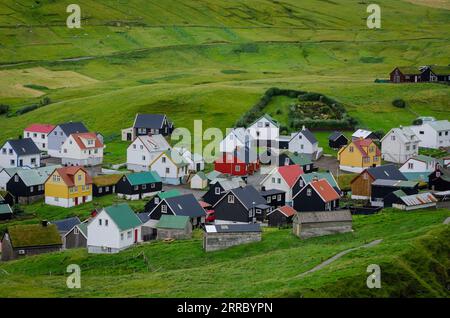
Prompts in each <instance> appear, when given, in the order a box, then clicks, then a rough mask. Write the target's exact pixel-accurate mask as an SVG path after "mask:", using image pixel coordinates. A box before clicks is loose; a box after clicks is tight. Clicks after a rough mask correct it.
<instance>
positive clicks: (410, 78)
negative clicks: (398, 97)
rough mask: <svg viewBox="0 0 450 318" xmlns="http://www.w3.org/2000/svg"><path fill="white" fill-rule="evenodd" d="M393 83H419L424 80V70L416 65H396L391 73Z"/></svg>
mask: <svg viewBox="0 0 450 318" xmlns="http://www.w3.org/2000/svg"><path fill="white" fill-rule="evenodd" d="M389 77H390V81H391V83H407V82H410V83H417V82H421V81H422V71H421V70H420V69H419V68H418V67H414V66H399V67H396V68H395V69H394V70H393V71H392V72H391V74H390V76H389Z"/></svg>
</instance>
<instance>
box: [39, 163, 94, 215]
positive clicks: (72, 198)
mask: <svg viewBox="0 0 450 318" xmlns="http://www.w3.org/2000/svg"><path fill="white" fill-rule="evenodd" d="M90 201H92V178H91V176H90V175H89V174H88V173H87V171H86V170H84V168H83V167H79V166H78V167H65V168H59V169H56V170H55V171H53V173H52V174H51V175H50V176H49V177H48V179H47V181H46V182H45V203H46V204H49V205H56V206H61V207H64V208H70V207H73V206H77V205H79V204H83V203H85V202H90Z"/></svg>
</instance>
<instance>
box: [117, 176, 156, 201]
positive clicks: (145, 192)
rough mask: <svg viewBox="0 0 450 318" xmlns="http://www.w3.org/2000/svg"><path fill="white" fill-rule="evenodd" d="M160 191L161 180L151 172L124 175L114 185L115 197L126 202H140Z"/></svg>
mask: <svg viewBox="0 0 450 318" xmlns="http://www.w3.org/2000/svg"><path fill="white" fill-rule="evenodd" d="M161 190H162V182H161V178H160V177H159V176H158V174H157V173H156V172H153V171H147V172H136V173H130V174H126V175H124V176H122V178H120V179H119V181H118V182H117V183H116V193H117V196H118V197H119V198H125V199H127V200H141V199H143V198H147V197H150V196H153V195H155V194H157V193H158V192H160V191H161Z"/></svg>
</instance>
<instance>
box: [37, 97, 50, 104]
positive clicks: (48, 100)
mask: <svg viewBox="0 0 450 318" xmlns="http://www.w3.org/2000/svg"><path fill="white" fill-rule="evenodd" d="M51 103H52V100H51V99H50V97H48V96H45V97H44V98H42V99H41V101H40V102H39V104H40V105H41V106H47V105H50V104H51Z"/></svg>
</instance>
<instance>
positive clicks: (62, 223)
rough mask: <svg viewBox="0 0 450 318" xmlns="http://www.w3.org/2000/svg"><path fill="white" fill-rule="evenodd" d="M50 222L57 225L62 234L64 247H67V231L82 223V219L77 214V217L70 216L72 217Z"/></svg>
mask: <svg viewBox="0 0 450 318" xmlns="http://www.w3.org/2000/svg"><path fill="white" fill-rule="evenodd" d="M49 224H54V225H56V227H57V229H58V233H59V235H60V236H61V240H62V243H63V247H65V246H66V242H65V241H64V239H65V236H66V234H67V232H69V231H70V230H72V228H73V227H74V226H76V225H78V224H81V221H80V219H79V218H78V217H76V216H75V217H70V218H67V219H63V220H57V221H51V222H49Z"/></svg>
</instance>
